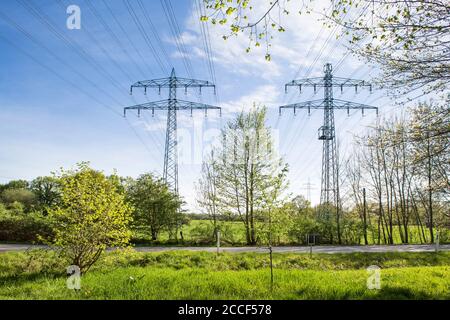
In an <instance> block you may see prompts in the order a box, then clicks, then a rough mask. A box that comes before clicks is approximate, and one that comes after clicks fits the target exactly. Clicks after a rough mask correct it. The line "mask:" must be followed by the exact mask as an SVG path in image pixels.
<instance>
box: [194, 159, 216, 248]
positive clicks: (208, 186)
mask: <svg viewBox="0 0 450 320" xmlns="http://www.w3.org/2000/svg"><path fill="white" fill-rule="evenodd" d="M214 151H215V150H211V153H210V154H209V156H208V158H207V159H205V160H204V161H203V164H202V172H201V178H200V179H199V181H198V183H197V186H196V189H197V190H196V191H197V203H198V205H199V206H200V207H201V208H203V209H204V210H205V211H206V214H207V215H208V216H209V218H210V221H211V223H212V225H213V228H214V231H213V235H212V237H213V238H214V239H215V240H217V232H218V231H220V228H221V225H220V221H219V216H220V212H219V206H218V198H217V187H218V182H219V176H218V168H217V165H218V164H217V159H216V156H215V154H214Z"/></svg>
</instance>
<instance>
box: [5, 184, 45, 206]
mask: <svg viewBox="0 0 450 320" xmlns="http://www.w3.org/2000/svg"><path fill="white" fill-rule="evenodd" d="M1 200H2V202H3V203H4V204H6V205H7V206H11V205H13V204H15V203H20V204H22V205H23V207H24V209H25V210H26V211H29V210H31V208H32V207H33V206H34V205H36V203H37V201H36V195H35V194H34V193H33V192H32V191H30V190H28V189H15V188H14V189H13V188H11V189H9V188H8V189H6V190H4V191H3V192H2V194H1Z"/></svg>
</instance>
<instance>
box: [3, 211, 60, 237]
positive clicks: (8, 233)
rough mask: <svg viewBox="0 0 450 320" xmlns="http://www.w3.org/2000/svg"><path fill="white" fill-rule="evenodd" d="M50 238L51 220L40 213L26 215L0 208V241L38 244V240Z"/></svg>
mask: <svg viewBox="0 0 450 320" xmlns="http://www.w3.org/2000/svg"><path fill="white" fill-rule="evenodd" d="M41 237H45V238H52V237H53V230H52V220H51V219H50V218H48V217H45V216H43V215H42V214H41V213H40V212H31V213H28V214H23V213H18V212H16V211H15V210H9V211H6V210H5V209H3V210H2V208H1V207H0V241H7V242H28V243H29V242H40V238H41Z"/></svg>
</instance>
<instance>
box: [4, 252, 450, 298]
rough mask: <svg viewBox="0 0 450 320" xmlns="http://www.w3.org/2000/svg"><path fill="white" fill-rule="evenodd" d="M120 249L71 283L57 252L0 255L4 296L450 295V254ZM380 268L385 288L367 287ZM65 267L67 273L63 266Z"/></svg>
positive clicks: (347, 296)
mask: <svg viewBox="0 0 450 320" xmlns="http://www.w3.org/2000/svg"><path fill="white" fill-rule="evenodd" d="M274 265H275V270H274V277H275V285H274V288H273V291H270V289H269V287H270V286H269V284H270V272H269V269H268V257H267V255H265V254H256V253H239V254H221V255H219V256H216V255H215V254H213V253H207V252H183V251H180V252H161V253H137V252H134V251H126V252H113V253H108V254H106V255H105V256H103V257H102V259H101V261H99V262H98V263H97V264H96V265H95V267H94V268H93V269H92V270H91V271H90V272H89V273H87V274H86V275H85V276H83V278H82V283H81V285H82V289H81V290H80V291H78V292H74V291H72V290H68V289H67V288H66V278H65V276H64V273H63V272H64V270H65V267H64V264H62V263H61V262H60V261H59V260H58V259H56V258H55V256H54V254H53V253H51V252H32V253H8V254H2V255H0V298H1V299H450V253H448V252H441V253H438V254H436V253H383V254H381V253H380V254H378V253H355V254H353V253H352V254H332V255H331V254H315V255H313V256H312V257H310V256H309V255H305V254H275V255H274ZM370 265H378V266H380V267H381V290H369V289H367V287H366V281H367V276H368V273H367V271H366V268H367V267H368V266H370ZM62 271H63V272H62Z"/></svg>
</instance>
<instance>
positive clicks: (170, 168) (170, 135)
mask: <svg viewBox="0 0 450 320" xmlns="http://www.w3.org/2000/svg"><path fill="white" fill-rule="evenodd" d="M203 87H212V88H214V93H215V92H216V86H215V85H214V84H213V83H211V82H209V81H203V80H195V79H186V78H178V77H176V76H175V69H172V73H171V75H170V77H169V78H162V79H154V80H145V81H139V82H136V83H135V84H133V85H132V86H131V89H130V94H133V88H144V93H145V94H147V89H148V88H157V89H158V91H159V93H160V94H161V88H169V99H167V100H160V101H155V102H148V103H143V104H138V105H135V106H131V107H126V108H124V110H123V115H124V116H126V112H127V110H137V112H138V116H140V115H141V110H151V111H152V116H154V115H155V110H167V129H166V144H165V150H164V171H163V179H164V181H165V182H166V183H167V185H168V186H169V188H170V189H171V190H172V191H173V192H175V193H177V194H178V151H177V111H178V110H182V111H186V110H190V111H191V116H192V111H193V110H205V116H206V115H207V113H208V110H209V109H215V110H219V111H220V113H222V109H221V108H220V107H216V106H211V105H207V104H203V103H197V102H190V101H184V100H178V99H177V89H178V88H184V90H185V93H187V89H188V88H199V90H200V93H201V92H202V88H203Z"/></svg>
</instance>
